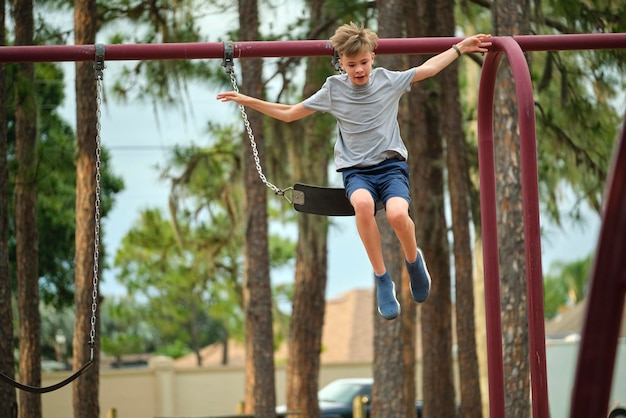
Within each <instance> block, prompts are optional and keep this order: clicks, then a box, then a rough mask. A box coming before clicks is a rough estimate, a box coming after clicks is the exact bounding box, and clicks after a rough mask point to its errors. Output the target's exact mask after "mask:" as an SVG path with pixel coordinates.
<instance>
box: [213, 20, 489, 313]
mask: <svg viewBox="0 0 626 418" xmlns="http://www.w3.org/2000/svg"><path fill="white" fill-rule="evenodd" d="M488 39H489V35H482V34H479V35H475V36H472V37H469V38H466V39H464V40H463V41H461V42H459V43H458V44H456V45H452V46H451V47H450V49H448V50H447V51H444V52H442V53H440V54H439V55H436V56H434V57H432V58H430V59H429V60H428V61H426V62H424V63H423V64H422V65H420V66H419V67H415V68H411V69H409V70H406V71H401V72H399V71H389V70H386V69H384V68H376V69H372V65H373V63H374V50H375V49H376V47H377V45H378V36H377V35H376V34H375V33H374V32H372V31H371V30H369V29H366V28H364V27H363V26H357V25H355V24H354V23H350V24H345V25H343V26H340V27H339V28H338V29H337V30H336V31H335V34H334V35H333V36H332V38H331V42H332V45H333V48H334V49H335V51H336V52H337V54H338V56H339V62H340V64H341V68H342V69H343V70H344V71H345V72H346V73H345V74H340V75H333V76H330V77H328V78H327V80H326V82H325V83H324V85H323V86H322V87H321V88H320V90H318V91H317V92H316V93H315V94H313V95H312V96H311V97H309V98H307V99H305V100H304V101H303V102H301V103H298V104H296V105H286V104H280V103H270V102H266V101H263V100H260V99H256V98H253V97H249V96H246V95H243V94H239V93H236V92H227V93H220V94H218V95H217V98H218V99H219V100H221V101H222V102H228V101H233V102H236V103H238V104H240V105H243V106H248V107H250V108H252V109H255V110H257V111H259V112H261V113H264V114H266V115H268V116H270V117H273V118H276V119H279V120H282V121H285V122H292V121H294V120H298V119H301V118H304V117H305V116H308V115H311V114H312V113H314V112H316V111H320V112H329V113H331V114H332V115H333V116H335V118H336V119H337V127H338V130H339V135H338V139H337V142H336V144H335V164H336V167H337V171H339V172H341V173H342V177H343V182H344V187H345V189H346V195H347V197H348V199H349V200H350V203H351V204H352V206H353V207H354V212H355V218H356V225H357V230H358V232H359V236H360V237H361V241H362V242H363V245H364V247H365V251H366V252H367V256H368V258H369V260H370V263H371V264H372V268H373V269H374V275H375V278H376V279H375V280H376V283H377V301H378V311H379V312H380V314H381V315H382V316H383V317H384V318H386V319H393V318H395V317H397V316H398V314H399V313H400V303H399V302H398V299H397V298H396V291H395V284H394V282H393V281H392V280H391V277H390V276H389V273H388V272H387V269H386V267H385V263H384V260H383V253H382V248H381V240H380V234H379V231H378V225H377V224H376V219H375V217H374V215H375V204H376V202H377V201H379V200H380V201H382V202H383V204H384V205H385V211H386V215H387V219H388V220H389V224H390V225H391V227H392V228H393V229H394V231H395V233H396V235H397V237H398V240H399V241H400V243H401V245H402V248H403V250H404V255H405V264H406V268H407V271H408V273H409V277H410V288H411V294H412V296H413V299H414V300H415V301H416V302H418V303H421V302H424V301H425V300H426V298H428V295H429V293H430V286H431V279H430V275H429V273H428V269H427V268H426V264H425V262H424V257H423V254H422V251H421V250H420V249H419V248H418V247H417V242H416V237H415V224H414V223H413V221H412V220H411V218H410V217H409V202H410V197H409V171H408V165H407V163H406V160H407V157H408V152H407V149H406V147H405V146H404V143H403V141H402V138H401V137H400V130H399V125H398V121H397V115H398V102H399V100H400V97H401V96H402V95H403V94H404V93H406V92H408V91H409V90H410V87H411V84H412V83H415V82H417V81H420V80H424V79H426V78H428V77H432V76H434V75H435V74H437V73H439V72H440V71H441V70H443V69H444V68H445V67H447V66H448V65H449V64H451V63H452V62H453V61H454V60H455V59H456V58H458V57H460V56H461V54H463V53H467V52H487V47H488V46H489V45H491V42H489V41H488Z"/></svg>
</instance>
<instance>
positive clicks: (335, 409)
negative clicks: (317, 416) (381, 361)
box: [276, 378, 422, 418]
mask: <svg viewBox="0 0 626 418" xmlns="http://www.w3.org/2000/svg"><path fill="white" fill-rule="evenodd" d="M373 383H374V380H373V379H370V378H358V379H357V378H354V379H337V380H334V381H332V382H330V383H329V384H328V385H326V386H324V387H323V388H322V389H320V390H319V392H317V398H318V401H319V405H320V411H321V413H322V414H321V415H322V418H352V403H353V401H354V398H355V397H357V396H361V397H363V400H364V401H365V402H364V403H365V409H366V413H367V416H368V417H369V411H370V407H371V405H370V400H371V399H372V385H373ZM415 410H416V411H417V418H421V417H422V402H419V401H418V402H416V403H415ZM286 411H287V408H286V407H285V406H284V405H282V406H279V407H278V408H276V412H279V413H281V412H282V413H284V412H286Z"/></svg>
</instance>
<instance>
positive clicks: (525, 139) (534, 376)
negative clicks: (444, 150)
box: [498, 37, 550, 418]
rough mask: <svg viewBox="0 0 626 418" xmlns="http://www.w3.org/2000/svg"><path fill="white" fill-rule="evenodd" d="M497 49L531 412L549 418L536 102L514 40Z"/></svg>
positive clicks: (509, 39)
mask: <svg viewBox="0 0 626 418" xmlns="http://www.w3.org/2000/svg"><path fill="white" fill-rule="evenodd" d="M498 45H499V46H500V47H501V48H502V49H503V50H504V52H505V53H506V56H507V58H508V60H509V63H510V65H511V69H512V71H513V79H514V80H515V92H516V94H517V117H518V119H519V129H520V158H521V170H522V174H521V176H522V206H523V212H524V245H525V250H526V292H527V297H526V300H527V305H528V336H529V344H530V347H529V348H530V377H531V382H530V383H531V389H532V410H533V417H535V418H541V417H544V418H548V417H549V416H550V411H549V408H548V382H547V374H548V372H547V367H546V336H545V324H544V321H545V318H544V313H543V274H542V271H541V229H540V224H539V185H538V184H539V180H538V171H537V170H538V169H537V138H536V130H535V101H534V98H533V87H532V81H531V79H530V69H529V68H528V63H527V62H526V58H525V57H524V51H522V48H521V47H520V45H519V44H518V43H517V42H516V41H515V40H514V39H513V38H508V37H503V38H502V39H500V40H499V41H498Z"/></svg>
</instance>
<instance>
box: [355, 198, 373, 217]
mask: <svg viewBox="0 0 626 418" xmlns="http://www.w3.org/2000/svg"><path fill="white" fill-rule="evenodd" d="M352 206H353V207H354V212H355V213H357V214H366V213H371V214H372V215H374V212H375V210H374V201H373V200H371V199H370V200H368V199H354V200H353V202H352Z"/></svg>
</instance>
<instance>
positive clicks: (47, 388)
mask: <svg viewBox="0 0 626 418" xmlns="http://www.w3.org/2000/svg"><path fill="white" fill-rule="evenodd" d="M92 364H93V360H89V361H88V362H87V363H85V364H84V365H83V367H81V368H80V369H78V370H77V371H76V373H74V374H72V375H71V376H69V377H68V378H67V379H65V380H63V381H61V382H59V383H56V384H54V385H51V386H44V387H38V386H30V385H25V384H23V383H20V382H18V381H16V380H13V379H11V378H10V377H9V376H6V375H4V374H3V373H0V380H1V381H3V382H4V383H8V384H9V385H11V386H13V387H14V388H16V389H20V390H23V391H25V392H30V393H36V394H42V393H48V392H53V391H55V390H57V389H61V388H62V387H63V386H66V385H68V384H70V383H72V382H73V381H74V380H76V379H77V378H78V377H79V376H80V375H81V374H83V372H84V371H85V370H87V369H88V368H89V366H91V365H92Z"/></svg>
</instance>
